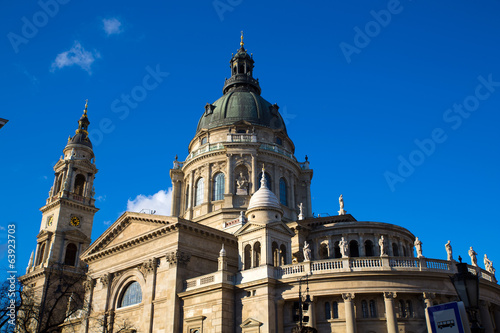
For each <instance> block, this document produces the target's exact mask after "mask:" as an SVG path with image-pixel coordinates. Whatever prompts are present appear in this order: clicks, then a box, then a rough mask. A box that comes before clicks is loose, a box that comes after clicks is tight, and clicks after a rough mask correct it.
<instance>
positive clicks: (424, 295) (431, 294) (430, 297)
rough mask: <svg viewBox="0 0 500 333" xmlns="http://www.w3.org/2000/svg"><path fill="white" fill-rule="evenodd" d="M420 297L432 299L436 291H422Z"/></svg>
mask: <svg viewBox="0 0 500 333" xmlns="http://www.w3.org/2000/svg"><path fill="white" fill-rule="evenodd" d="M422 297H423V298H424V299H434V298H436V293H431V292H428V291H424V292H423V293H422Z"/></svg>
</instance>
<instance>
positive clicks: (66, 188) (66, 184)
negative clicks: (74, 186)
mask: <svg viewBox="0 0 500 333" xmlns="http://www.w3.org/2000/svg"><path fill="white" fill-rule="evenodd" d="M64 190H65V191H69V177H66V180H65V181H64Z"/></svg>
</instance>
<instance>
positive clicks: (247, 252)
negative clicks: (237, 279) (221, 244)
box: [244, 244, 252, 269]
mask: <svg viewBox="0 0 500 333" xmlns="http://www.w3.org/2000/svg"><path fill="white" fill-rule="evenodd" d="M244 252H245V253H244V256H245V259H244V260H245V268H244V269H250V268H252V247H251V246H250V244H247V245H246V246H245V251H244Z"/></svg>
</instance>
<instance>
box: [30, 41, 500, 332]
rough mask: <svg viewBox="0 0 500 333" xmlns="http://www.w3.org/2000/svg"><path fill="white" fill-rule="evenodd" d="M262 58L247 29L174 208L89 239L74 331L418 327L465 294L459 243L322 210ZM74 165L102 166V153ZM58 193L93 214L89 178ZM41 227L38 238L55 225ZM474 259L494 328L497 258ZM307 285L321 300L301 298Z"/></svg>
mask: <svg viewBox="0 0 500 333" xmlns="http://www.w3.org/2000/svg"><path fill="white" fill-rule="evenodd" d="M253 67H254V61H253V58H252V56H251V55H250V54H249V53H247V51H246V50H245V49H244V47H243V42H242V44H241V48H240V49H239V50H238V52H237V53H236V54H235V55H234V56H233V57H232V59H231V78H229V79H228V80H226V82H225V84H224V88H223V92H224V95H223V96H222V97H221V98H219V99H218V100H217V101H215V102H213V103H207V104H206V106H205V107H204V108H202V110H201V113H202V116H201V119H200V120H199V123H198V128H197V131H196V134H195V136H194V138H193V140H192V141H191V142H190V143H189V155H188V156H187V157H186V159H185V160H184V161H179V160H178V158H176V159H175V161H174V166H173V168H172V169H171V170H170V176H171V179H172V186H173V198H172V214H171V215H172V216H159V215H151V214H142V213H131V212H126V213H124V214H123V215H122V216H121V217H119V218H118V220H117V221H115V222H114V223H113V224H112V225H111V226H110V227H109V228H108V230H106V231H105V232H104V233H103V234H102V235H101V236H100V237H99V238H98V239H97V240H95V241H94V242H93V243H92V245H90V246H89V247H88V248H87V247H84V248H82V249H81V255H80V259H81V261H82V262H85V263H86V264H87V265H88V268H89V270H88V274H87V281H86V282H85V283H84V287H85V288H84V290H85V300H86V302H87V307H86V309H90V310H89V311H87V313H85V314H84V311H83V312H82V315H81V316H80V317H78V318H72V320H71V321H68V322H67V323H65V325H64V330H65V331H68V332H73V331H76V332H94V331H103V330H102V326H103V323H104V324H105V325H106V327H108V328H111V331H113V330H114V331H119V330H128V332H133V331H136V332H183V333H193V332H226V333H233V332H242V333H243V332H245V333H247V332H266V333H271V332H275V333H278V332H280V333H281V332H291V331H292V330H293V329H295V328H296V326H297V325H298V323H299V319H300V318H299V317H298V313H302V314H303V316H304V317H303V324H304V325H305V326H307V327H309V328H310V330H312V331H314V330H313V329H315V330H317V331H318V332H349V333H354V332H391V333H392V332H394V333H396V332H408V333H411V332H413V333H417V332H424V331H425V330H426V326H425V308H426V307H428V306H431V305H435V304H440V303H446V302H450V301H454V300H457V295H456V292H455V290H454V289H453V286H452V284H451V282H450V279H449V276H450V275H452V274H454V273H455V272H456V268H455V262H454V261H453V258H452V256H451V255H450V256H449V257H448V258H449V259H450V260H442V259H433V258H428V257H425V256H423V255H422V247H421V244H422V243H420V242H419V241H418V240H417V239H416V237H415V236H414V235H413V234H412V233H411V232H410V231H409V230H407V229H405V228H403V227H400V226H397V225H394V224H388V223H382V222H368V221H357V220H356V219H355V218H354V217H353V216H352V215H351V214H348V213H347V211H345V210H344V202H343V198H342V197H341V198H340V199H339V204H340V211H339V215H337V216H331V217H314V216H313V215H312V203H311V193H310V184H311V180H312V175H313V171H312V170H311V169H310V164H309V161H308V160H307V158H306V160H305V161H304V162H299V161H298V160H297V159H296V157H295V156H294V150H295V146H294V143H293V142H292V140H291V139H290V138H289V137H288V134H287V131H286V127H285V124H284V122H283V119H282V118H281V116H280V114H279V107H278V106H277V105H276V104H271V103H269V102H267V101H266V100H264V99H263V98H262V97H261V96H260V93H261V89H260V86H259V82H258V80H256V79H254V78H253ZM84 150H85V149H83V148H82V150H81V151H79V152H77V153H76V155H73V153H71V154H70V152H71V151H65V154H66V155H65V156H66V157H65V159H64V160H62V161H63V162H61V163H60V165H59V164H58V166H57V168H56V171H57V172H56V178H57V179H58V178H59V176H58V175H59V174H60V173H61V172H62V177H61V179H62V180H63V179H66V178H68V176H65V173H64V172H63V170H65V169H64V166H63V164H64V165H66V164H68V165H69V164H71V165H73V164H74V163H75V162H74V161H75V158H76V159H77V160H78V159H79V158H82V159H83V156H81V157H79V156H80V155H78V154H82V155H83V151H84ZM72 156H76V157H72ZM85 158H88V156H87V157H85ZM66 161H67V162H66ZM74 165H75V167H76V168H77V170H80V169H78V168H82V170H85V172H87V174H89V173H92V174H95V172H96V170H94V169H92V166H93V164H92V162H90V161H87V162H84V161H83V162H82V164H81V165H80V164H78V166H76V164H74ZM84 167H85V168H87V169H84ZM58 170H59V171H58ZM71 170H73V169H71ZM91 171H92V172H91ZM67 172H70V169H68V171H67ZM87 176H88V178H86V179H88V180H89V181H90V180H91V179H93V178H92V177H93V176H90V175H87ZM65 177H66V178H65ZM71 177H73V178H71ZM70 179H74V176H70ZM62 180H61V181H62ZM55 184H56V185H55V187H54V188H56V189H59V188H61V185H60V184H59V181H58V180H56V182H55ZM68 186H69V185H68ZM71 186H72V185H71ZM71 186H70V188H71ZM52 192H54V191H51V195H52V196H53V193H52ZM56 192H57V193H63V194H57V195H63V196H64V195H66V196H68V195H69V196H70V198H69V199H68V200H69V201H68V202H70V203H71V205H75V206H71V207H75V209H76V208H77V207H81V206H82V205H83V204H82V202H84V203H86V204H87V206H86V207H87V208H86V209H87V212H88V215H85V216H83V219H84V220H85V221H89V220H91V218H92V216H93V213H94V212H95V211H96V209H95V208H93V201H92V197H91V196H89V195H88V193H89V192H88V191H87V192H84V193H87V194H85V196H83V199H82V200H83V201H78V200H76V199H75V197H71V195H70V194H71V193H72V190H69V191H68V193H66V192H64V191H63V192H61V191H56ZM65 193H66V194H65ZM51 200H52V199H50V198H49V200H48V201H51ZM58 200H62V197H60V198H59V197H58ZM89 204H92V205H90V206H89ZM299 207H300V208H299ZM335 210H336V208H335ZM349 212H351V211H349ZM44 214H45V212H44ZM82 214H83V213H82ZM299 215H300V216H299ZM44 218H45V215H44ZM42 229H43V232H42V233H41V234H40V235H39V242H43V241H46V240H49V239H51V238H52V237H54V233H53V232H54V230H52V229H50V228H48V229H47V228H45V227H43V228H42ZM88 234H89V233H88ZM68 235H72V236H71V237H77V236H76V235H73V234H70V233H69V232H68ZM68 237H70V236H68ZM423 239H424V241H425V237H424V238H423ZM416 241H417V242H416ZM305 244H308V245H307V248H306V249H304V245H305ZM415 246H418V256H415V254H414V251H415V248H414V247H415ZM304 250H305V251H304ZM54 251H59V249H57V250H54ZM50 252H52V251H50ZM79 253H80V252H79ZM304 253H306V255H305V256H304ZM443 254H444V251H443ZM44 260H45V259H44ZM42 262H43V260H42ZM37 265H38V266H39V265H40V263H38V262H37V263H36V264H35V265H34V266H33V267H35V268H36V267H37ZM471 271H473V272H475V274H477V275H478V276H479V277H480V290H481V301H482V302H481V305H480V306H481V307H480V317H481V321H482V322H483V323H484V324H483V325H484V326H485V327H487V332H494V331H493V330H494V327H497V328H496V329H497V330H498V327H500V287H499V286H498V284H497V281H496V278H495V275H494V271H493V270H491V269H490V271H486V270H484V269H481V268H479V267H477V268H474V269H472V267H471ZM30 274H33V273H32V268H30V270H29V273H28V274H27V275H26V276H25V279H26V280H28V279H29V278H30V276H32V275H30ZM299 294H300V295H301V296H303V297H304V300H305V295H306V294H307V295H308V296H309V299H310V300H311V302H310V303H307V307H303V308H302V311H298V310H299V306H303V302H301V303H299ZM306 319H307V320H306ZM96 327H97V329H96ZM99 327H100V328H101V329H100V330H99V329H98V328H99Z"/></svg>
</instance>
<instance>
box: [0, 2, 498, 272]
mask: <svg viewBox="0 0 500 333" xmlns="http://www.w3.org/2000/svg"><path fill="white" fill-rule="evenodd" d="M2 6H3V10H2V13H1V14H0V15H2V20H0V32H1V36H2V38H0V48H1V52H0V60H1V61H0V63H1V64H2V73H3V75H2V76H1V77H0V88H1V90H0V91H1V99H2V110H1V111H0V117H1V118H6V119H9V120H10V121H9V123H8V124H7V125H6V126H5V127H3V128H2V129H1V130H0V150H1V151H2V155H1V156H2V157H1V158H2V160H1V161H2V163H0V174H1V175H2V180H1V191H0V203H1V208H2V209H1V213H0V214H1V219H0V223H1V224H0V229H2V230H0V232H2V233H3V235H2V236H1V237H0V243H2V244H4V245H0V247H1V248H2V251H3V252H2V253H1V254H0V257H1V261H2V267H4V266H5V265H6V257H5V252H4V251H5V242H6V230H5V229H6V228H7V224H9V223H15V224H16V225H17V245H18V247H17V253H18V263H19V265H18V270H19V271H20V272H23V270H24V268H25V267H26V265H27V262H28V258H29V255H30V253H31V251H32V250H34V248H35V246H36V235H37V233H38V231H39V227H40V222H41V213H40V211H39V208H40V207H41V206H43V205H44V203H45V200H46V198H47V193H48V191H49V189H50V187H51V185H52V182H53V169H52V167H53V165H54V164H55V163H56V161H57V160H58V158H59V156H60V155H61V154H62V149H63V148H64V146H65V144H66V140H67V138H68V136H69V135H73V134H74V130H75V129H76V127H77V120H78V119H79V117H80V116H81V113H82V110H83V106H84V103H85V99H87V98H88V99H89V109H88V110H89V111H88V112H89V119H90V121H91V124H90V130H91V134H92V135H93V137H92V139H93V143H94V152H95V154H96V164H97V167H98V168H99V173H98V174H97V177H96V181H95V188H96V197H97V198H98V201H97V203H96V206H97V207H99V208H100V211H99V212H98V213H97V214H96V215H95V219H94V231H93V235H92V238H93V239H96V238H97V237H98V236H99V235H100V234H101V233H102V232H103V231H104V230H105V229H106V228H107V227H108V225H109V224H110V223H112V222H113V221H114V220H115V219H116V218H117V217H118V216H119V215H120V214H121V213H122V212H123V211H125V210H127V209H134V210H137V209H140V208H156V209H160V210H162V209H168V205H169V194H168V191H169V188H170V186H171V183H170V179H169V169H170V168H171V166H172V161H173V159H174V157H175V155H176V154H178V155H179V158H180V159H181V160H183V159H184V158H185V156H187V153H188V152H187V147H188V144H189V141H190V140H191V139H192V137H193V136H194V134H195V130H196V125H197V122H198V119H199V117H200V116H201V115H202V113H203V111H204V105H205V104H206V103H207V102H213V101H215V100H216V99H218V98H219V97H220V96H221V95H222V86H223V83H224V78H225V77H228V76H230V73H229V67H228V62H229V59H230V57H231V53H233V52H236V50H237V49H238V47H239V35H240V31H241V30H243V31H244V32H245V47H246V48H247V49H248V51H249V52H251V53H253V54H254V59H255V61H256V67H255V70H254V75H255V76H256V77H258V78H259V80H260V83H261V87H262V96H263V97H264V98H265V99H267V100H268V101H269V102H271V103H278V105H279V106H280V111H281V113H282V115H283V117H284V119H285V121H286V125H287V129H288V134H289V136H290V137H291V138H292V140H294V142H295V145H296V152H295V155H296V156H297V158H298V159H299V160H300V161H303V160H304V156H305V155H306V154H307V155H308V156H309V161H310V162H311V167H312V168H313V169H314V178H313V182H312V196H313V211H314V212H315V213H316V214H318V213H319V214H323V215H325V214H326V213H329V214H330V215H334V214H336V212H337V211H338V196H339V195H340V194H341V193H342V194H343V196H344V201H345V209H346V210H347V212H348V213H351V214H352V215H353V216H354V217H355V218H357V219H358V220H368V221H382V222H388V223H393V224H397V225H401V226H403V227H405V228H408V229H409V230H410V231H411V232H413V234H415V235H416V236H418V237H419V238H420V239H421V240H422V242H423V254H424V256H427V257H431V258H439V259H445V258H446V252H445V250H444V244H445V243H446V241H447V240H448V239H450V240H451V243H452V246H453V249H454V255H455V257H457V256H458V255H459V254H460V255H461V256H462V257H464V258H465V259H467V262H469V258H468V256H467V250H468V248H469V246H473V247H474V249H475V250H476V252H478V254H479V262H480V263H481V266H483V265H482V256H483V255H484V253H487V254H488V256H489V257H490V259H491V260H493V261H494V262H496V260H500V250H499V249H498V246H497V245H496V242H497V239H498V235H499V233H498V230H499V228H498V226H497V225H498V223H499V222H500V212H499V210H498V201H499V199H500V195H499V188H500V186H499V185H500V179H499V172H498V163H499V153H500V144H499V142H500V140H499V139H500V131H498V129H497V127H498V123H499V121H500V116H499V112H498V111H499V109H500V62H499V61H498V59H500V49H499V47H498V45H499V39H500V35H499V34H498V31H500V21H499V20H498V13H499V10H500V2H498V1H493V0H489V1H488V0H485V1H480V2H475V3H472V2H470V1H462V0H460V1H439V2H431V1H416V0H414V1H409V0H405V1H403V0H401V1H399V2H398V1H392V0H391V1H335V2H333V1H316V2H313V3H305V2H303V1H293V0H290V1H286V2H284V1H283V2H281V1H280V2H273V3H269V2H264V1H248V0H217V1H162V2H159V1H148V0H145V1H141V2H136V1H127V0H123V1H119V2H118V1H106V2H104V3H103V2H102V1H99V2H98V1H85V2H83V1H75V0H73V1H69V0H59V1H56V0H50V1H44V0H42V1H41V2H29V3H25V2H22V3H21V2H18V1H10V0H9V1H4V2H3V4H2ZM151 73H156V76H155V75H152V74H151ZM148 75H149V76H151V77H156V80H153V81H151V80H150V81H147V82H146V83H145V81H144V80H145V77H147V76H148ZM145 87H147V88H148V89H146V88H145ZM127 96H132V97H127Z"/></svg>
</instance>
